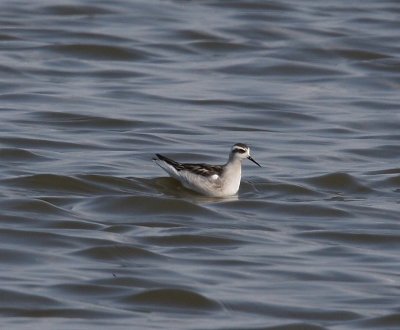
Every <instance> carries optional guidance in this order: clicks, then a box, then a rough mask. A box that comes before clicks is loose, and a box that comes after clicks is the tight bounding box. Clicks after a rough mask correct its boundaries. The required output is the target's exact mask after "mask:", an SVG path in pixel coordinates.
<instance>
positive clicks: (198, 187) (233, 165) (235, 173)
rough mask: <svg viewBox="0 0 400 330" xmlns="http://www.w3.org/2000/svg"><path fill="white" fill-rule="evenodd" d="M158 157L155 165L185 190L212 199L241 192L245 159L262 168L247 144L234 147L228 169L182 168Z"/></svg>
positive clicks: (199, 165)
mask: <svg viewBox="0 0 400 330" xmlns="http://www.w3.org/2000/svg"><path fill="white" fill-rule="evenodd" d="M156 156H157V158H154V161H155V162H156V163H157V164H158V165H159V166H160V167H161V168H162V169H164V170H165V171H166V172H167V173H168V174H169V175H170V176H172V177H173V178H175V179H177V180H178V181H180V182H181V183H182V185H183V186H185V187H186V188H189V189H191V190H194V191H196V192H198V193H200V194H203V195H206V196H211V197H224V196H231V195H235V194H236V193H237V192H238V190H239V186H240V179H241V176H242V160H243V159H245V158H247V159H250V160H251V161H252V162H253V163H255V164H257V165H258V166H259V167H261V165H260V164H258V163H257V162H256V161H255V160H254V159H253V158H252V157H251V156H250V148H249V147H248V146H247V145H245V144H243V143H236V144H235V145H234V146H233V147H232V149H231V152H230V154H229V160H228V162H227V163H226V164H225V165H209V164H182V163H178V162H176V161H174V160H172V159H169V158H167V157H165V156H163V155H160V154H156Z"/></svg>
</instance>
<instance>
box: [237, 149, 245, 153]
mask: <svg viewBox="0 0 400 330" xmlns="http://www.w3.org/2000/svg"><path fill="white" fill-rule="evenodd" d="M236 150H237V152H238V153H239V154H244V153H245V152H246V150H244V149H236Z"/></svg>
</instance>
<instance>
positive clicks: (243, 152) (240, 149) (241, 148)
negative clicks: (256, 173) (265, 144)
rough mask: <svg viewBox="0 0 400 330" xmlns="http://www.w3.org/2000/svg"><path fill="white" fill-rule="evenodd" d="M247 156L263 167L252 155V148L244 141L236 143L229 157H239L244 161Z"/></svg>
mask: <svg viewBox="0 0 400 330" xmlns="http://www.w3.org/2000/svg"><path fill="white" fill-rule="evenodd" d="M245 158H247V159H249V160H251V161H252V162H253V163H255V164H257V165H258V166H259V167H261V165H260V164H258V163H257V162H256V161H255V160H254V159H253V158H252V157H251V156H250V148H249V147H248V146H247V145H245V144H244V143H236V144H235V145H234V146H233V147H232V149H231V153H230V155H229V159H239V160H240V161H242V160H243V159H245Z"/></svg>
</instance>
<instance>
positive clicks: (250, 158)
mask: <svg viewBox="0 0 400 330" xmlns="http://www.w3.org/2000/svg"><path fill="white" fill-rule="evenodd" d="M247 159H249V160H251V161H252V162H253V163H254V164H256V165H258V166H259V167H261V165H260V164H258V163H257V162H256V161H255V160H254V159H253V158H252V157H251V156H249V157H247Z"/></svg>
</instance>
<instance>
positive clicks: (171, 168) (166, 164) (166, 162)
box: [153, 154, 182, 178]
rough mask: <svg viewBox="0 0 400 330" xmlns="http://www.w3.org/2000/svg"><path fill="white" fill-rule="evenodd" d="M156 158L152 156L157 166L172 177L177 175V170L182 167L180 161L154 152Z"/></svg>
mask: <svg viewBox="0 0 400 330" xmlns="http://www.w3.org/2000/svg"><path fill="white" fill-rule="evenodd" d="M156 156H157V158H153V160H154V161H155V162H156V164H157V165H158V166H160V167H161V168H162V169H163V170H164V171H165V172H167V173H168V174H169V175H171V176H172V177H175V178H176V177H178V176H179V175H178V171H179V170H180V167H182V164H181V163H178V162H176V161H174V160H172V159H169V158H168V157H165V156H163V155H160V154H156Z"/></svg>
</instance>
